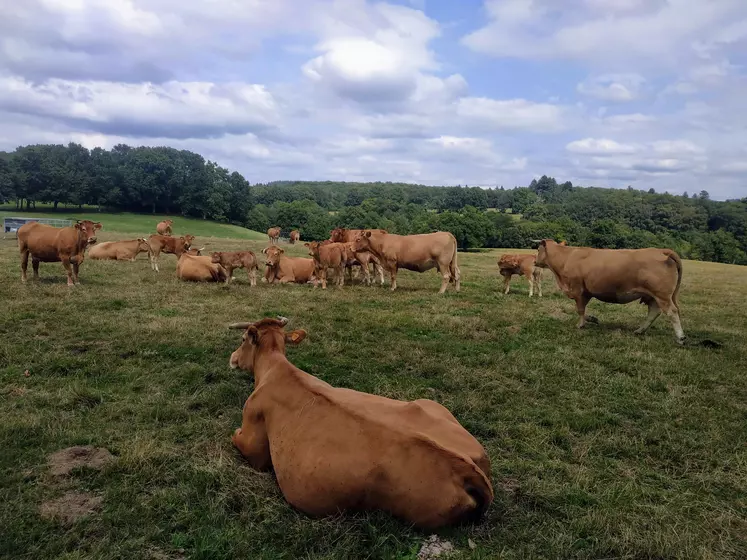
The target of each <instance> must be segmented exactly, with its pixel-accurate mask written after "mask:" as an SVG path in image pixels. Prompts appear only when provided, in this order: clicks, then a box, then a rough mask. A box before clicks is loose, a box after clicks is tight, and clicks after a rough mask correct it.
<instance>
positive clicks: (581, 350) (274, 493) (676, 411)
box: [0, 216, 747, 560]
mask: <svg viewBox="0 0 747 560" xmlns="http://www.w3.org/2000/svg"><path fill="white" fill-rule="evenodd" d="M81 217H83V216H81ZM98 217H99V218H100V219H101V220H102V221H103V222H104V225H105V227H106V228H107V231H109V232H111V230H112V229H114V230H116V228H117V227H119V226H117V225H115V224H117V223H119V222H117V221H116V218H117V217H116V216H112V217H111V218H106V217H104V216H98ZM157 219H158V218H157V217H155V218H153V217H150V216H148V217H143V221H142V222H140V223H142V226H143V230H142V231H132V230H129V229H128V230H127V231H126V232H123V233H122V234H121V236H122V237H124V236H129V235H132V234H134V233H147V232H148V231H151V230H152V225H154V222H155V221H156V220H157ZM121 223H122V224H124V225H123V226H122V227H129V226H127V220H125V219H123V220H122V222H121ZM107 224H109V225H108V226H107ZM187 224H188V225H190V227H189V228H187V227H186V226H187ZM198 224H199V222H194V223H193V222H187V221H185V222H180V221H177V229H176V231H177V233H181V232H183V231H185V232H186V231H188V230H189V231H192V232H193V233H196V234H197V235H198V243H200V238H199V236H200V235H205V236H207V233H205V234H203V233H201V231H200V230H198V229H196V227H197V226H198ZM191 226H194V227H191ZM183 227H184V229H182V228H183ZM204 227H206V228H210V227H215V228H222V227H225V226H216V225H214V224H205V225H204ZM210 231H212V233H216V231H218V230H210ZM108 235H110V236H111V238H115V237H116V235H113V234H111V233H109V234H108ZM206 241H207V242H208V243H213V244H214V245H215V246H216V247H218V246H220V247H221V248H226V249H231V248H239V247H250V248H253V249H254V250H255V251H258V250H260V249H261V248H262V247H263V246H264V245H265V241H264V240H260V241H246V240H230V239H218V238H212V237H206ZM283 247H285V248H286V250H287V251H288V252H289V253H290V254H294V255H303V253H304V249H303V247H302V246H295V247H289V246H288V245H283ZM499 254H500V252H499V251H485V252H476V253H468V254H462V253H460V255H459V258H460V267H461V269H462V275H463V290H462V293H460V294H455V293H454V292H453V291H452V290H451V288H450V289H449V292H447V293H446V294H445V295H444V296H438V294H437V293H436V291H437V289H438V286H439V278H438V277H437V274H436V273H435V272H433V271H431V272H427V273H424V274H420V275H419V274H416V273H412V272H407V271H403V272H401V273H400V275H399V278H398V280H399V285H400V288H399V290H398V291H397V292H395V293H394V294H392V293H390V292H389V290H388V289H381V288H369V287H363V286H359V285H355V286H353V287H350V286H346V287H344V288H343V289H339V290H338V289H329V290H327V291H322V290H321V289H317V290H314V289H313V288H312V287H311V286H295V285H291V286H266V285H264V284H260V285H259V286H257V287H256V288H250V287H249V286H248V283H247V281H246V276H245V273H244V272H243V271H237V272H236V277H237V283H236V284H235V285H233V286H231V287H229V288H226V287H223V286H218V285H194V284H186V283H181V282H179V281H178V280H177V279H176V278H175V276H174V270H175V263H176V259H175V258H174V257H173V256H171V255H165V256H163V257H162V259H161V261H162V264H161V266H162V269H161V272H160V273H154V272H152V271H151V270H150V268H149V266H148V263H147V259H146V258H145V256H143V255H141V256H140V257H139V258H138V260H137V261H136V262H134V263H129V262H127V263H125V262H120V263H117V262H95V261H91V260H86V261H85V262H84V264H83V266H82V267H81V281H82V284H81V285H80V286H78V287H76V288H74V289H72V290H71V289H68V288H67V286H66V285H65V276H64V274H63V269H62V266H61V265H59V264H57V263H55V264H42V265H41V275H42V281H41V282H39V283H34V282H30V283H29V284H27V285H25V286H24V285H21V283H20V271H19V262H18V261H19V259H18V255H17V249H16V246H15V241H13V240H6V241H2V240H0V302H1V304H0V309H1V310H2V312H1V313H0V449H2V452H1V453H0V527H2V530H0V557H2V558H14V559H16V558H29V559H32V558H33V559H37V558H39V559H41V558H44V559H62V558H65V559H73V558H97V559H98V558H103V559H115V558H116V559H119V558H138V559H141V558H142V559H148V558H153V559H164V558H171V559H177V558H199V559H206V560H207V559H211V560H212V559H233V558H252V559H258V558H262V559H268V560H269V559H289V560H290V559H296V558H304V559H312V558H313V559H317V558H325V559H340V560H343V559H345V560H353V559H359V558H360V559H362V558H380V559H390V558H397V559H411V560H412V559H414V558H415V556H416V553H417V550H418V549H419V547H420V545H421V543H422V541H423V540H424V539H425V538H426V537H427V535H424V534H422V533H420V532H418V531H414V530H412V529H410V528H409V527H407V526H405V525H404V524H402V523H400V522H398V521H396V520H393V519H391V518H390V517H389V516H387V515H385V514H382V513H374V514H345V515H340V516H338V517H335V518H331V519H310V518H308V517H306V516H305V515H302V514H300V513H298V512H297V511H295V510H293V509H292V508H291V507H290V506H289V505H288V504H287V503H286V502H285V501H284V500H283V497H282V495H281V493H280V491H279V489H278V487H277V484H276V482H275V480H274V478H273V477H272V475H270V474H261V473H258V472H255V471H254V470H252V469H251V468H250V467H249V466H248V465H247V464H246V463H245V462H244V461H243V460H242V458H241V457H240V456H239V454H238V453H237V452H236V451H235V450H234V449H233V447H232V445H231V441H230V435H231V433H232V431H233V429H234V428H235V427H237V426H238V425H239V423H240V418H241V408H242V405H243V404H244V401H245V399H246V397H247V396H248V395H249V393H250V391H251V390H252V387H253V382H252V380H251V378H250V376H249V375H248V374H246V373H243V372H238V371H232V370H230V369H229V368H228V358H229V355H230V352H231V351H232V350H234V349H235V348H236V346H237V345H238V344H239V341H240V337H241V334H240V333H237V332H235V331H230V330H228V329H227V328H226V327H227V324H228V323H230V322H232V321H246V320H256V319H259V318H261V317H263V316H268V315H278V314H280V315H285V316H287V317H289V318H290V319H291V325H290V326H291V327H292V328H304V329H307V330H308V332H309V337H308V339H307V340H305V341H304V342H303V343H302V344H301V345H300V346H298V347H296V348H292V349H290V350H289V354H288V355H289V359H290V360H291V361H292V362H293V363H295V364H296V365H298V366H299V367H300V368H302V369H304V370H305V371H308V372H309V373H311V374H313V375H316V376H318V377H320V378H321V379H324V380H325V381H327V382H329V383H332V384H334V385H337V386H343V387H350V388H354V389H357V390H362V391H368V392H371V393H376V394H379V395H385V396H388V397H395V398H400V399H408V400H409V399H416V398H432V399H435V400H437V401H439V402H441V403H442V404H444V405H445V406H446V407H448V408H449V409H450V410H451V411H452V412H453V413H454V414H455V416H456V417H457V419H459V421H460V422H461V423H462V424H463V425H464V426H465V427H466V428H467V429H468V430H470V431H471V432H472V433H473V434H474V435H475V436H476V437H477V438H478V439H479V441H480V442H481V443H482V444H483V445H485V447H486V449H487V451H488V453H489V455H490V458H491V461H492V470H493V474H492V482H493V485H494V489H495V496H496V497H495V502H494V503H493V505H492V506H491V507H490V509H489V510H488V512H487V518H486V519H485V520H484V521H483V522H482V523H480V524H478V525H475V526H467V527H463V528H458V529H451V530H446V531H443V532H442V533H441V535H442V537H443V538H445V539H448V540H450V541H451V542H452V543H453V544H454V546H455V548H456V551H457V553H456V555H455V556H453V557H450V558H475V559H477V558H482V559H494V558H495V559H497V558H501V559H517V560H519V559H522V560H523V559H530V558H582V559H600V558H620V559H621V558H625V559H628V558H629V559H643V558H657V559H665V558H666V559H685V558H688V559H689V558H698V559H709V560H711V559H713V560H715V559H734V560H738V559H742V560H743V559H744V558H747V540H746V536H747V521H746V520H747V375H746V374H745V371H747V322H746V321H745V317H746V316H747V279H746V278H745V269H744V268H743V267H736V266H729V265H722V264H715V263H702V262H686V263H685V268H684V271H685V272H684V281H683V286H682V295H681V300H682V317H683V326H684V328H685V332H686V334H687V335H688V336H689V337H691V339H693V340H695V341H697V340H702V339H703V338H711V339H714V340H717V341H719V342H721V343H722V344H723V347H722V348H721V349H718V350H710V349H706V348H702V347H684V348H683V347H679V346H678V345H677V344H676V343H675V342H674V335H673V332H672V329H671V325H670V323H669V321H668V320H667V319H666V318H663V317H662V318H660V319H659V320H658V321H657V322H656V323H655V324H654V325H653V327H652V328H651V330H650V332H649V334H647V335H646V336H643V337H637V336H635V335H634V334H633V330H634V329H635V328H636V327H637V326H638V325H639V324H640V323H641V322H642V321H643V319H644V317H645V315H646V310H645V307H644V306H641V305H638V304H630V305H627V306H613V305H606V304H602V303H599V302H596V301H595V302H592V304H591V310H590V311H591V312H592V313H593V314H594V315H596V316H597V317H599V319H600V321H601V324H600V325H597V326H594V325H592V326H590V328H588V330H584V331H578V330H576V329H575V323H576V314H575V311H574V304H573V302H572V301H570V300H568V299H566V298H565V297H564V296H563V295H562V294H560V293H559V292H558V290H557V288H555V286H554V283H553V281H552V279H551V278H550V275H549V274H546V275H545V280H544V291H545V297H544V298H542V299H541V300H540V299H537V298H533V299H532V300H530V299H529V298H528V297H527V291H528V290H527V284H526V281H525V280H524V279H520V280H518V279H515V280H514V283H513V285H512V293H511V294H509V295H508V296H503V295H501V294H500V293H499V285H500V282H499V279H498V274H497V267H496V260H497V258H498V256H499ZM27 370H28V376H25V375H24V372H25V371H27ZM85 444H90V445H95V446H98V447H105V448H107V449H109V450H110V451H111V452H112V453H113V454H114V456H115V461H114V462H113V463H111V464H110V465H109V466H107V467H105V468H104V469H103V470H101V471H97V470H93V469H88V468H83V469H78V470H75V471H73V472H72V473H71V474H70V476H68V477H64V478H55V477H53V476H52V475H51V474H50V471H49V467H48V465H47V460H48V459H47V458H48V456H49V455H50V454H51V453H54V452H55V451H57V450H60V449H62V448H65V447H68V446H72V445H85ZM411 474H412V476H418V473H416V472H414V473H411ZM68 490H77V491H80V492H87V493H90V494H92V495H96V496H100V497H101V498H102V499H103V502H102V506H101V508H102V509H101V511H100V512H98V513H94V514H92V515H90V516H89V517H86V518H83V519H80V520H78V521H77V522H76V523H75V524H73V525H72V526H71V527H70V528H66V527H64V526H62V525H61V524H60V523H58V522H56V521H50V520H45V519H43V518H42V517H41V516H40V507H41V505H42V504H46V503H47V502H49V501H50V500H53V499H55V498H57V497H59V496H61V495H62V494H63V493H65V492H66V491H68ZM437 491H438V489H437V488H434V492H437ZM468 539H469V540H468ZM470 541H471V542H472V543H474V545H475V548H474V550H473V549H471V548H470V546H469V542H470Z"/></svg>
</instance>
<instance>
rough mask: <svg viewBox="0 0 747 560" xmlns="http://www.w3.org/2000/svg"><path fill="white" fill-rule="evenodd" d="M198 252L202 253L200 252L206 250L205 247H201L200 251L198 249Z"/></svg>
mask: <svg viewBox="0 0 747 560" xmlns="http://www.w3.org/2000/svg"><path fill="white" fill-rule="evenodd" d="M197 250H198V251H200V252H202V251H204V250H205V247H200V248H199V249H197Z"/></svg>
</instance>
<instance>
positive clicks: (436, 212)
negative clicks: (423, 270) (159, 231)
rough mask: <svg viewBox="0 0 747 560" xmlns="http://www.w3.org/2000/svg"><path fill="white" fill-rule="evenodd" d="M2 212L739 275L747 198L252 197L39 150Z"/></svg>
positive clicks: (21, 168) (194, 176) (323, 189)
mask: <svg viewBox="0 0 747 560" xmlns="http://www.w3.org/2000/svg"><path fill="white" fill-rule="evenodd" d="M0 201H10V202H15V204H16V207H17V208H18V209H25V210H28V209H33V208H34V206H35V204H36V202H46V203H51V204H54V205H55V206H57V205H59V204H67V205H69V204H73V205H84V204H86V205H97V206H99V207H100V208H102V209H112V210H120V211H125V210H126V211H134V212H153V213H166V214H169V213H172V214H175V213H179V214H183V215H185V216H193V217H200V218H205V219H211V220H216V221H229V222H232V223H236V224H239V225H243V226H245V227H248V228H250V229H254V230H258V231H265V230H266V229H267V228H268V227H270V226H274V225H278V226H280V227H281V228H282V229H284V230H291V229H294V228H299V229H300V230H301V235H302V238H304V239H323V238H326V237H328V236H329V231H330V229H332V228H334V227H337V226H342V227H350V228H366V227H372V228H384V229H387V230H388V231H391V232H393V233H401V234H408V233H424V232H428V231H434V230H447V231H451V232H452V233H453V234H454V235H455V236H456V237H457V240H458V242H459V244H460V246H461V247H462V248H464V249H466V248H474V247H515V248H522V247H529V246H531V240H532V239H536V238H545V237H552V238H556V239H565V240H567V241H568V242H569V243H570V244H573V245H587V246H592V247H608V248H638V247H652V246H657V247H671V248H673V249H675V250H677V251H678V252H679V253H680V254H682V255H683V256H684V257H686V258H691V259H700V260H710V261H718V262H726V263H737V264H747V198H743V199H741V200H733V201H727V202H721V201H712V200H710V199H709V196H708V193H707V192H706V191H705V190H702V191H700V192H699V193H697V194H696V193H693V195H692V196H688V195H687V194H685V195H682V196H680V195H670V194H666V193H656V192H654V191H653V189H649V190H648V191H640V190H635V189H632V188H630V187H629V188H628V189H603V188H583V187H577V186H574V185H572V184H571V183H570V182H565V183H558V182H557V181H556V180H555V179H553V178H551V177H542V178H541V179H539V180H534V181H532V182H531V184H530V185H529V186H527V187H519V188H513V189H504V188H503V187H499V188H494V189H483V188H478V187H466V186H465V187H428V186H424V185H411V184H405V183H349V182H347V183H342V182H331V181H328V182H309V181H296V182H287V181H285V182H273V183H267V184H256V185H251V186H250V185H249V183H248V182H247V181H246V180H245V179H244V178H243V177H242V176H241V175H240V174H239V173H237V172H233V173H230V172H229V171H228V170H227V169H224V168H222V167H220V166H219V165H217V164H215V163H213V162H210V161H206V160H205V159H204V158H202V157H201V156H200V155H198V154H195V153H192V152H188V151H183V150H181V151H180V150H175V149H173V148H148V147H138V148H133V147H129V146H126V145H118V146H115V147H114V148H113V149H112V150H110V151H108V150H103V149H100V148H96V149H94V150H91V151H88V150H86V149H85V148H83V147H82V146H80V145H77V144H69V145H68V146H59V145H36V146H26V147H21V148H18V149H17V150H16V151H15V152H12V153H0Z"/></svg>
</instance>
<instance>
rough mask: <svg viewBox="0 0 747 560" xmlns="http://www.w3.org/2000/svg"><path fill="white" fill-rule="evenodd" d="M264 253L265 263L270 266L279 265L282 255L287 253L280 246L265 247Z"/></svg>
mask: <svg viewBox="0 0 747 560" xmlns="http://www.w3.org/2000/svg"><path fill="white" fill-rule="evenodd" d="M262 253H264V255H265V257H266V258H265V264H266V265H267V266H269V267H270V268H272V267H275V266H277V264H278V263H279V262H280V256H281V255H282V254H283V253H285V251H284V250H283V249H281V248H280V247H275V246H272V247H265V248H264V249H262Z"/></svg>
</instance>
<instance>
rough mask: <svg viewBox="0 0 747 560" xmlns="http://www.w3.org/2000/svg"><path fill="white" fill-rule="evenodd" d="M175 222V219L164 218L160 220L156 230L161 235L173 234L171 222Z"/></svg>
mask: <svg viewBox="0 0 747 560" xmlns="http://www.w3.org/2000/svg"><path fill="white" fill-rule="evenodd" d="M173 223H174V220H163V221H162V222H158V225H157V226H156V232H157V233H158V234H160V235H171V224H173Z"/></svg>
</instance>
